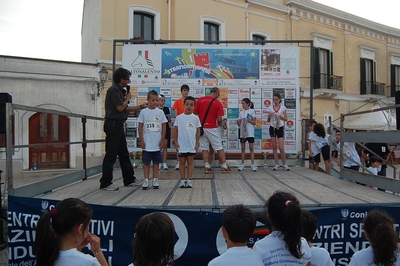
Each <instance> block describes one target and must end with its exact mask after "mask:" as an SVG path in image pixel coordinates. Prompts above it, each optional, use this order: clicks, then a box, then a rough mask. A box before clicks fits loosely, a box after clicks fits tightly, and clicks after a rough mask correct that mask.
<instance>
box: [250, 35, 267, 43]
mask: <svg viewBox="0 0 400 266" xmlns="http://www.w3.org/2000/svg"><path fill="white" fill-rule="evenodd" d="M252 39H253V41H258V43H254V44H263V43H262V41H265V37H264V36H261V35H257V34H253V38H252Z"/></svg>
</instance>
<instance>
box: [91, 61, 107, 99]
mask: <svg viewBox="0 0 400 266" xmlns="http://www.w3.org/2000/svg"><path fill="white" fill-rule="evenodd" d="M99 78H100V82H98V81H96V85H97V92H94V91H93V89H92V90H91V91H90V95H91V96H92V101H93V102H94V100H96V98H99V97H100V95H101V92H102V91H103V89H104V83H105V82H106V81H107V78H108V71H107V69H106V68H105V67H104V66H102V67H101V69H100V71H99Z"/></svg>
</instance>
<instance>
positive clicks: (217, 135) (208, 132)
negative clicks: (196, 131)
mask: <svg viewBox="0 0 400 266" xmlns="http://www.w3.org/2000/svg"><path fill="white" fill-rule="evenodd" d="M210 144H211V147H213V149H214V151H219V150H222V149H223V148H222V139H221V131H220V130H219V128H218V127H217V128H204V135H203V136H201V137H200V150H201V151H208V150H209V149H210Z"/></svg>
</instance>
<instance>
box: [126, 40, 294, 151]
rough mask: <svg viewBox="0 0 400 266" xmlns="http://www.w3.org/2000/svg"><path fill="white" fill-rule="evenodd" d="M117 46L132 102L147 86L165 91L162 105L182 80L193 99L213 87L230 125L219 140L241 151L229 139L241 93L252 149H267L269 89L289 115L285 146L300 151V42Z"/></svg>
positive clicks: (177, 91)
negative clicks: (247, 103)
mask: <svg viewBox="0 0 400 266" xmlns="http://www.w3.org/2000/svg"><path fill="white" fill-rule="evenodd" d="M122 50H123V58H122V66H123V67H125V68H127V69H129V70H130V71H131V73H132V76H131V92H132V95H133V98H132V100H131V104H135V105H136V104H142V103H144V102H146V99H147V93H148V91H149V90H151V89H156V90H157V91H158V92H160V93H161V94H163V95H165V97H166V103H165V106H167V107H169V108H171V106H173V104H174V102H175V101H176V100H177V99H179V98H181V92H180V87H181V86H182V85H183V84H186V85H188V86H189V87H190V92H189V95H190V96H193V97H195V98H200V97H203V96H207V95H210V90H211V88H212V87H215V86H217V87H218V88H219V89H220V97H219V99H218V100H219V101H220V102H221V104H222V106H223V108H224V118H226V119H227V124H228V125H229V129H228V130H227V131H225V132H223V139H224V140H228V141H227V142H226V143H224V145H226V152H227V153H229V152H234V153H236V152H240V147H239V145H236V144H234V143H231V142H232V141H233V140H234V138H235V137H236V138H237V136H238V135H237V134H238V128H237V124H236V120H237V119H238V116H239V113H240V111H242V110H243V108H242V104H241V101H242V99H243V98H249V99H250V100H251V101H252V102H253V104H254V111H255V114H256V118H257V121H256V129H257V130H256V134H255V140H256V143H257V145H255V149H256V150H255V152H261V151H264V150H266V151H267V152H272V144H271V139H270V136H269V127H270V125H269V123H268V122H267V118H268V108H269V107H270V106H271V105H272V104H273V94H274V93H279V94H280V95H281V96H282V102H281V104H283V105H285V107H286V108H287V111H286V112H287V115H288V121H287V122H285V130H287V132H285V138H286V141H285V150H287V152H288V153H293V154H297V153H298V152H299V151H300V147H301V140H300V131H301V126H300V122H301V118H300V103H299V99H300V87H299V84H300V82H299V76H300V69H299V61H300V60H299V57H300V49H299V47H297V46H273V45H271V46H268V47H260V46H252V47H251V48H249V46H240V47H236V46H235V47H229V46H218V45H209V46H207V47H204V46H197V47H196V46H190V47H184V46H183V47H179V46H177V47H171V46H167V45H145V44H126V45H124V46H123V47H122ZM132 115H135V114H132ZM133 131H134V129H127V132H129V134H130V136H129V137H130V138H132V137H133V136H134V133H133ZM221 133H222V132H221Z"/></svg>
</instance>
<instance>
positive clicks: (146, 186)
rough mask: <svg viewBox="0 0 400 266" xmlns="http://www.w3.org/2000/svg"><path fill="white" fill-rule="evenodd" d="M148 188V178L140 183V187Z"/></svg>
mask: <svg viewBox="0 0 400 266" xmlns="http://www.w3.org/2000/svg"><path fill="white" fill-rule="evenodd" d="M148 188H149V180H148V179H145V180H144V181H143V184H142V189H148Z"/></svg>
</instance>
